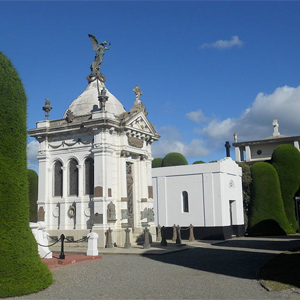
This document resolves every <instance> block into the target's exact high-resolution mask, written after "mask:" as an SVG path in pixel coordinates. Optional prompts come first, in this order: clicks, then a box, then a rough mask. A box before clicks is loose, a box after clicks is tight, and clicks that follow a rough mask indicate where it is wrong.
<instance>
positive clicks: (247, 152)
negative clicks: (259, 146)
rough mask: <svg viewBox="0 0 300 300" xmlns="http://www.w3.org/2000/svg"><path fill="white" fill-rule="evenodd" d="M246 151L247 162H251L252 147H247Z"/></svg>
mask: <svg viewBox="0 0 300 300" xmlns="http://www.w3.org/2000/svg"><path fill="white" fill-rule="evenodd" d="M245 150H246V159H245V160H246V161H251V149H250V146H245Z"/></svg>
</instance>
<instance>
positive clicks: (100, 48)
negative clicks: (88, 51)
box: [88, 33, 111, 74]
mask: <svg viewBox="0 0 300 300" xmlns="http://www.w3.org/2000/svg"><path fill="white" fill-rule="evenodd" d="M88 35H89V38H90V39H91V42H92V46H93V49H94V50H95V51H96V55H95V60H94V61H93V62H92V65H91V71H92V74H97V71H98V72H99V70H100V68H101V63H102V61H103V56H104V52H105V50H109V48H110V45H111V43H109V44H108V47H106V45H107V43H108V42H107V41H104V42H102V43H100V44H99V43H98V40H97V39H96V37H95V36H93V35H92V34H90V33H89V34H88Z"/></svg>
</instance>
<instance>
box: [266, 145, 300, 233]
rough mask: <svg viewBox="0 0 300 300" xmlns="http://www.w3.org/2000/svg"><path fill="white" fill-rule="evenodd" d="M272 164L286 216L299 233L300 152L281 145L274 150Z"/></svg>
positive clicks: (289, 146) (292, 147)
mask: <svg viewBox="0 0 300 300" xmlns="http://www.w3.org/2000/svg"><path fill="white" fill-rule="evenodd" d="M271 163H272V165H273V166H274V168H275V169H276V171H277V174H278V177H279V182H280V189H281V196H282V199H283V203H284V209H285V213H286V216H287V218H288V220H289V223H290V224H291V225H292V227H293V229H294V231H297V230H298V222H297V220H296V215H295V203H294V196H295V194H296V192H297V191H298V189H299V185H300V152H299V151H298V150H297V149H296V148H295V147H294V146H292V145H280V146H278V147H277V148H276V149H275V150H274V152H273V155H272V159H271Z"/></svg>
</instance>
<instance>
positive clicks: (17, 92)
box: [0, 52, 53, 298]
mask: <svg viewBox="0 0 300 300" xmlns="http://www.w3.org/2000/svg"><path fill="white" fill-rule="evenodd" d="M26 102H27V99H26V95H25V91H24V88H23V85H22V82H21V80H20V78H19V75H18V73H17V71H16V70H15V69H14V67H13V65H12V64H11V62H10V61H9V59H8V58H7V57H6V56H5V55H4V54H3V53H2V52H0V139H1V143H0V212H1V217H0V228H1V230H0V253H1V255H0V297H2V298H4V297H12V296H19V295H24V294H29V293H34V292H37V291H40V290H42V289H44V288H46V287H47V286H49V285H50V284H51V283H52V282H53V278H52V275H51V272H50V271H49V269H48V267H47V266H46V264H44V263H43V262H42V261H41V258H40V257H39V255H38V249H37V243H36V241H35V239H34V237H33V235H32V233H31V230H30V228H29V203H28V179H27V161H26V142H27V132H26V108H27V103H26Z"/></svg>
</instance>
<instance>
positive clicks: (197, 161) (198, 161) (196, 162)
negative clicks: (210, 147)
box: [193, 160, 205, 165]
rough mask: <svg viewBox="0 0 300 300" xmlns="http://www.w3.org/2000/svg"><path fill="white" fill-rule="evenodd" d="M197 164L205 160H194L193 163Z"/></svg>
mask: <svg viewBox="0 0 300 300" xmlns="http://www.w3.org/2000/svg"><path fill="white" fill-rule="evenodd" d="M197 164H205V161H203V160H196V161H194V162H193V165H197Z"/></svg>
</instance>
